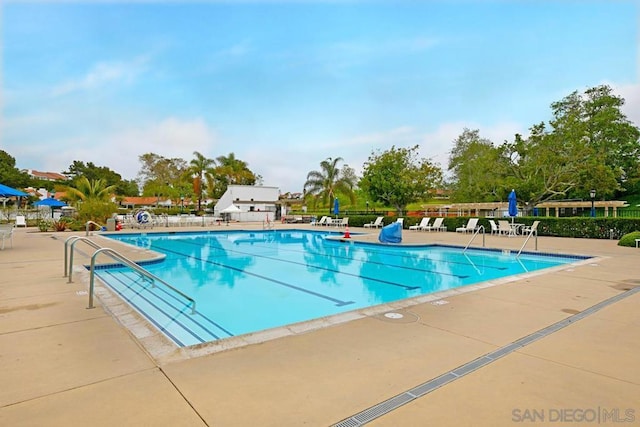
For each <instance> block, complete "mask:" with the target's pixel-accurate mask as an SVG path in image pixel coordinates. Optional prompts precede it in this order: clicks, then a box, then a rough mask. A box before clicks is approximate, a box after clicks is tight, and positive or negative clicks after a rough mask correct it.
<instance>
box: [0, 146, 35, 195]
mask: <svg viewBox="0 0 640 427" xmlns="http://www.w3.org/2000/svg"><path fill="white" fill-rule="evenodd" d="M30 182H31V179H30V178H29V175H28V174H27V173H26V172H22V171H20V169H18V168H16V159H15V158H13V157H12V156H11V155H10V154H9V153H7V152H6V151H4V150H0V183H2V184H4V185H8V186H9V187H15V188H24V187H27V186H29V184H30Z"/></svg>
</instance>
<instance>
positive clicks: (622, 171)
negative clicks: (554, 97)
mask: <svg viewBox="0 0 640 427" xmlns="http://www.w3.org/2000/svg"><path fill="white" fill-rule="evenodd" d="M623 105H624V99H623V98H621V97H619V96H616V95H615V94H614V93H613V90H612V89H611V88H610V87H609V86H606V85H601V86H596V87H593V88H589V89H587V90H585V91H584V93H579V92H577V91H575V92H573V93H571V94H570V95H568V96H566V97H565V98H563V99H562V100H561V101H558V102H554V103H553V104H551V109H552V113H553V119H552V120H551V121H550V125H551V133H552V134H553V135H554V136H555V137H556V138H558V140H560V141H563V142H564V143H565V144H567V145H571V146H573V150H574V151H578V152H579V153H580V154H585V155H586V156H585V157H582V156H578V158H577V159H575V160H577V161H578V162H581V163H580V165H578V166H579V169H580V173H579V174H580V180H579V183H578V184H577V185H576V186H575V191H574V192H573V194H571V196H574V197H580V196H585V195H586V194H588V191H589V189H590V188H595V189H596V190H597V191H598V194H599V195H600V196H603V197H612V196H614V195H615V194H616V193H617V192H623V191H624V190H625V189H627V188H628V187H630V186H631V185H632V183H633V182H634V181H636V180H638V178H640V177H639V176H638V174H639V168H640V129H638V127H637V126H634V125H633V124H632V123H631V122H630V121H629V120H628V119H627V117H626V116H625V114H624V113H623V112H622V106H623ZM612 180H613V181H612Z"/></svg>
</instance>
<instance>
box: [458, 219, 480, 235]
mask: <svg viewBox="0 0 640 427" xmlns="http://www.w3.org/2000/svg"><path fill="white" fill-rule="evenodd" d="M477 225H478V218H469V221H467V225H465V226H464V227H458V228H456V233H468V232H471V233H473V232H474V231H475V229H476V226H477Z"/></svg>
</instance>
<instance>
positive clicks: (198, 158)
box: [188, 151, 216, 211]
mask: <svg viewBox="0 0 640 427" xmlns="http://www.w3.org/2000/svg"><path fill="white" fill-rule="evenodd" d="M193 155H194V158H193V159H192V160H191V161H190V162H189V169H188V172H189V173H191V174H193V175H194V192H195V193H196V196H197V197H198V211H200V210H201V206H202V193H203V191H204V188H203V187H204V176H205V174H207V173H212V172H213V168H214V167H215V165H216V161H215V160H213V159H209V158H207V157H205V156H204V155H202V154H201V153H199V152H197V151H194V152H193Z"/></svg>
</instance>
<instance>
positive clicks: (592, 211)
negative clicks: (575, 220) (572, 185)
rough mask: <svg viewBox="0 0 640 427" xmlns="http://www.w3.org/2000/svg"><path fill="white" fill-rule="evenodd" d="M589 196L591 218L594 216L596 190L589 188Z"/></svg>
mask: <svg viewBox="0 0 640 427" xmlns="http://www.w3.org/2000/svg"><path fill="white" fill-rule="evenodd" d="M589 196H591V218H595V217H596V205H595V202H596V190H594V189H591V191H589Z"/></svg>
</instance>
